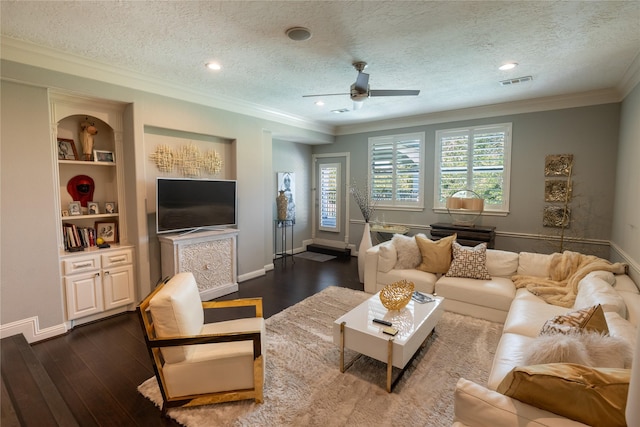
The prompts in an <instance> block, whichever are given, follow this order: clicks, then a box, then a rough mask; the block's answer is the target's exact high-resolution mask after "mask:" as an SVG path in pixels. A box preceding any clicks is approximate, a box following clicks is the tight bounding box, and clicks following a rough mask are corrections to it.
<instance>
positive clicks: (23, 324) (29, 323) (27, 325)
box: [0, 316, 68, 344]
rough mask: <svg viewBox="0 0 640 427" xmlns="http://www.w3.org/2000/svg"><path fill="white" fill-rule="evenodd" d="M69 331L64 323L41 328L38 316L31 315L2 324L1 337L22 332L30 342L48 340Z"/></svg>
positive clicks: (0, 327)
mask: <svg viewBox="0 0 640 427" xmlns="http://www.w3.org/2000/svg"><path fill="white" fill-rule="evenodd" d="M67 331H68V329H67V326H66V325H65V324H64V323H62V324H60V325H55V326H50V327H48V328H44V329H40V322H39V321H38V316H34V317H29V318H27V319H22V320H16V321H15V322H11V323H7V324H4V325H1V326H0V338H6V337H11V336H13V335H18V334H22V335H24V336H25V338H26V339H27V342H29V344H31V343H33V342H37V341H42V340H46V339H49V338H53V337H56V336H58V335H64V334H66V333H67Z"/></svg>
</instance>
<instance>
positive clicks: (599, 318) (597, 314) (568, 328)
mask: <svg viewBox="0 0 640 427" xmlns="http://www.w3.org/2000/svg"><path fill="white" fill-rule="evenodd" d="M576 330H577V331H582V330H585V331H595V332H598V333H602V334H606V335H608V334H609V328H608V327H607V319H605V317H604V311H602V306H601V305H600V304H598V305H594V306H593V307H589V308H583V309H582V310H576V311H572V312H570V313H567V314H562V315H560V316H555V317H554V318H553V319H550V320H547V321H546V322H545V323H544V325H542V329H541V330H540V335H545V334H568V333H571V332H575V331H576Z"/></svg>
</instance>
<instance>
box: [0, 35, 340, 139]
mask: <svg viewBox="0 0 640 427" xmlns="http://www.w3.org/2000/svg"><path fill="white" fill-rule="evenodd" d="M0 41H1V49H0V54H1V58H2V59H5V60H8V61H13V62H17V63H21V64H25V65H30V66H33V67H39V68H44V69H47V70H51V71H57V72H60V73H65V74H70V75H73V76H77V77H83V78H87V79H91V80H99V81H101V82H105V83H110V84H113V85H117V86H122V87H126V88H130V89H133V90H136V91H142V92H148V93H152V94H156V95H161V96H167V97H170V98H174V99H179V100H182V101H187V102H193V103H196V104H200V105H205V106H207V107H213V108H218V109H221V110H225V111H231V112H233V113H238V114H242V115H246V116H251V117H256V118H259V119H264V120H270V121H274V122H277V123H281V124H285V125H289V126H294V127H297V128H302V129H306V130H311V131H316V132H321V133H325V134H329V135H333V134H334V131H335V128H334V127H333V126H328V125H325V124H321V123H317V122H314V121H310V120H307V119H305V118H303V117H300V116H295V115H292V114H289V113H285V112H282V111H278V110H275V109H271V108H268V107H265V106H263V105H259V104H253V103H250V102H245V101H239V100H237V99H233V98H229V97H222V96H216V97H213V96H208V95H203V94H202V93H200V92H197V91H196V90H194V89H193V88H189V87H186V86H183V85H179V84H176V83H174V82H169V81H166V80H161V79H157V78H153V77H149V76H147V75H143V74H141V73H136V72H134V71H131V70H127V69H124V68H120V67H115V66H113V65H110V64H104V63H100V62H96V61H93V60H88V59H86V58H83V57H81V56H78V55H73V54H69V53H67V52H63V51H60V50H56V49H51V48H47V47H43V46H40V45H36V44H33V43H28V42H24V41H20V40H16V39H12V38H9V37H6V36H2V37H1V39H0ZM25 83H30V82H25Z"/></svg>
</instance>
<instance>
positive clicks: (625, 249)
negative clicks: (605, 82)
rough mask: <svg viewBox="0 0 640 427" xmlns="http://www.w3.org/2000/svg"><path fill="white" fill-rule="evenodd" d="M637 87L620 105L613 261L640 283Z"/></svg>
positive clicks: (639, 89)
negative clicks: (625, 264)
mask: <svg viewBox="0 0 640 427" xmlns="http://www.w3.org/2000/svg"><path fill="white" fill-rule="evenodd" d="M639 166H640V84H639V85H637V86H636V87H635V89H634V90H633V91H632V92H631V94H629V96H627V97H626V99H625V100H624V102H623V103H622V112H621V117H620V147H619V150H618V162H617V164H616V191H615V205H614V210H613V213H614V215H613V232H612V236H611V240H612V246H613V251H612V258H614V259H616V260H623V261H626V262H628V263H630V264H631V267H632V268H631V277H632V278H633V279H634V280H635V282H636V283H640V265H639V264H638V263H640V192H639V191H638V186H639V185H640V167H639Z"/></svg>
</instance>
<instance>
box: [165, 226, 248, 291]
mask: <svg viewBox="0 0 640 427" xmlns="http://www.w3.org/2000/svg"><path fill="white" fill-rule="evenodd" d="M237 237H238V230H237V229H231V228H226V229H221V230H207V231H195V232H193V233H186V234H185V233H182V234H167V235H160V236H158V239H159V240H160V256H161V261H162V277H167V276H173V275H174V274H176V273H181V272H185V271H190V272H192V273H193V275H194V276H195V278H196V283H197V284H198V289H199V290H200V298H201V299H202V300H203V301H208V300H210V299H213V298H218V297H220V296H223V295H227V294H230V293H232V292H236V291H237V290H238V268H237V247H238V246H237Z"/></svg>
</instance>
